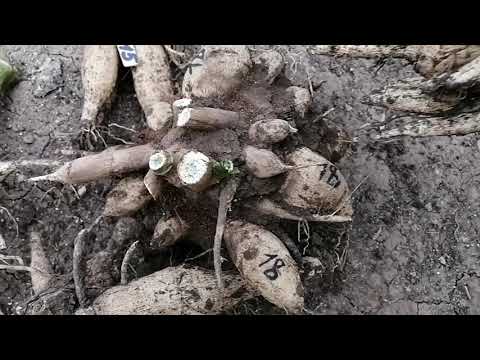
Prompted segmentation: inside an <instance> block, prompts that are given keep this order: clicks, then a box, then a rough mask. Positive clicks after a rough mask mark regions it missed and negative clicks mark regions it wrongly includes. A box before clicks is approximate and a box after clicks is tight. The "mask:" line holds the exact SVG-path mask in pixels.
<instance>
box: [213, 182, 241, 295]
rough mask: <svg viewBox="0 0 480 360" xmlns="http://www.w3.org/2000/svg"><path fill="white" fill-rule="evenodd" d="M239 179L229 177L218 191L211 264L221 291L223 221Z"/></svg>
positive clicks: (222, 286)
mask: <svg viewBox="0 0 480 360" xmlns="http://www.w3.org/2000/svg"><path fill="white" fill-rule="evenodd" d="M238 184H239V180H238V178H231V179H229V180H228V181H227V183H226V184H225V186H224V187H223V188H222V190H221V192H220V198H219V202H218V215H217V225H216V227H215V237H214V239H213V264H214V267H215V277H216V278H217V286H218V288H219V289H220V291H221V292H223V288H224V283H223V279H222V257H221V250H222V239H223V233H224V231H225V222H226V221H227V212H228V209H229V208H230V204H231V203H232V201H233V198H234V197H235V193H236V192H237V188H238Z"/></svg>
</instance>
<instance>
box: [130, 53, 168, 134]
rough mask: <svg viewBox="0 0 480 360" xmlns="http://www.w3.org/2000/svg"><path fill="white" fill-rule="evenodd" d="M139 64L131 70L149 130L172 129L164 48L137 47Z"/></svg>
mask: <svg viewBox="0 0 480 360" xmlns="http://www.w3.org/2000/svg"><path fill="white" fill-rule="evenodd" d="M135 48H136V50H137V56H138V65H137V66H135V67H133V68H132V75H133V82H134V85H135V92H136V94H137V98H138V101H139V103H140V105H141V106H142V109H143V111H144V113H145V117H146V119H147V125H148V127H149V128H151V129H152V130H155V131H162V130H165V129H167V128H168V127H169V126H171V121H172V119H173V112H172V107H171V105H170V104H171V103H172V101H173V100H174V96H173V84H172V81H171V77H170V67H169V65H168V57H167V54H166V52H165V50H164V48H163V47H162V45H135Z"/></svg>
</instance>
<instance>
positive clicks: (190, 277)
mask: <svg viewBox="0 0 480 360" xmlns="http://www.w3.org/2000/svg"><path fill="white" fill-rule="evenodd" d="M224 280H225V288H224V292H223V297H219V296H218V292H217V289H216V284H215V275H214V274H213V272H212V271H209V270H205V269H201V268H188V267H186V266H184V265H183V266H176V267H168V268H166V269H163V270H161V271H158V272H155V273H153V274H151V275H148V276H145V277H142V278H140V279H137V280H134V281H132V282H130V283H129V284H127V285H120V286H115V287H113V288H110V289H108V290H107V291H105V292H104V293H103V294H102V295H100V296H99V297H98V298H97V299H95V301H94V302H93V304H92V306H91V307H90V308H89V309H88V311H85V310H82V311H81V312H77V313H78V314H82V315H83V314H97V315H199V314H205V315H213V314H219V313H222V312H224V311H227V310H228V309H230V308H232V307H233V306H235V305H236V304H238V303H239V302H242V301H245V300H248V299H251V298H253V297H254V296H256V293H255V292H253V291H250V290H249V289H248V288H247V285H246V284H245V282H244V281H243V279H242V278H241V277H240V276H239V275H236V274H224Z"/></svg>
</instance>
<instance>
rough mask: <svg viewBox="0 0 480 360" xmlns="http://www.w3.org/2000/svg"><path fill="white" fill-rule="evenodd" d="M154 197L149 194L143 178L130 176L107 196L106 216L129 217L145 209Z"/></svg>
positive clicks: (104, 211)
mask: <svg viewBox="0 0 480 360" xmlns="http://www.w3.org/2000/svg"><path fill="white" fill-rule="evenodd" d="M150 200H152V196H151V195H150V193H149V192H148V190H147V188H146V187H145V184H144V183H143V178H142V177H140V176H130V177H126V178H123V179H122V180H120V182H119V183H118V184H117V186H115V187H114V188H113V189H112V191H110V192H109V193H108V195H107V201H106V202H105V209H104V210H103V215H104V216H128V215H132V214H134V213H135V212H137V211H138V210H140V209H141V208H142V207H144V206H145V205H146V204H147V203H148V202H149V201H150Z"/></svg>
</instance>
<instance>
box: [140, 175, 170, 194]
mask: <svg viewBox="0 0 480 360" xmlns="http://www.w3.org/2000/svg"><path fill="white" fill-rule="evenodd" d="M143 183H144V185H145V187H146V188H147V190H148V192H149V193H150V195H152V197H153V200H158V199H159V198H160V195H161V193H162V189H163V185H164V183H165V181H164V179H163V178H162V177H160V176H158V175H157V174H155V172H154V171H153V170H151V169H150V170H148V172H147V175H145V177H144V178H143Z"/></svg>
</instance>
